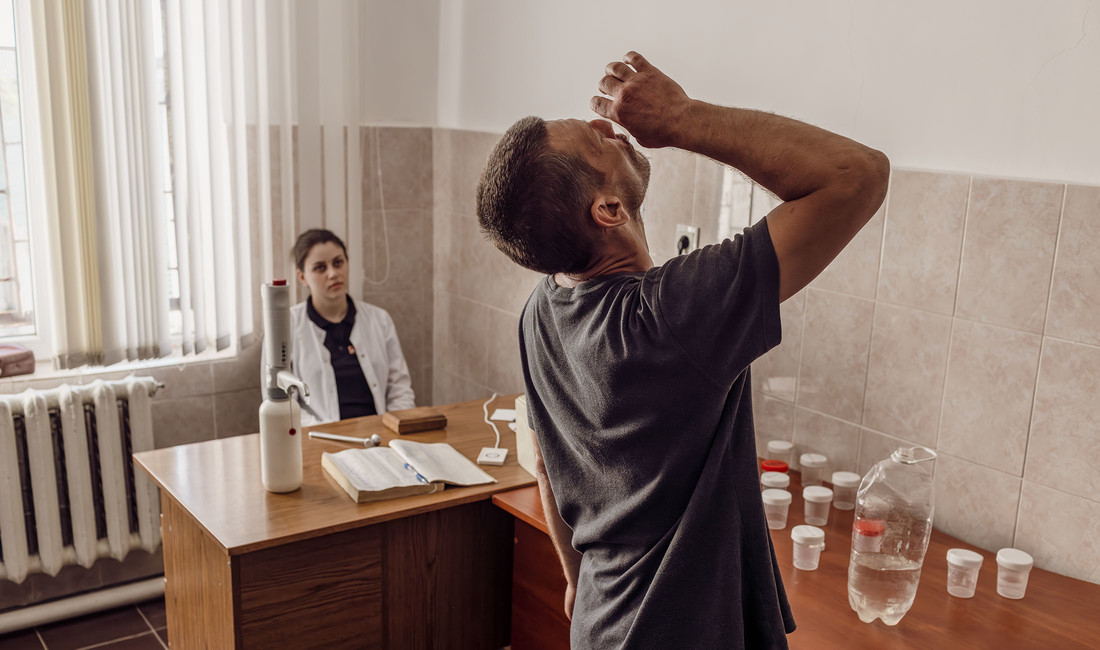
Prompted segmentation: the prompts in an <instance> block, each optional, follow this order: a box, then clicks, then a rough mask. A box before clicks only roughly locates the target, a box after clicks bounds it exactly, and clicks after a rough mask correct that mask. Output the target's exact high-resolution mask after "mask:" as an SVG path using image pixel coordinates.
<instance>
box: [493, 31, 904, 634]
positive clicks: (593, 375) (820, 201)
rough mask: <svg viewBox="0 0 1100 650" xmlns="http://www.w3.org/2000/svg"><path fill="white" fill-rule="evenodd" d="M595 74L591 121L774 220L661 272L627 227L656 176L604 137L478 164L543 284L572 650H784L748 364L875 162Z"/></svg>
mask: <svg viewBox="0 0 1100 650" xmlns="http://www.w3.org/2000/svg"><path fill="white" fill-rule="evenodd" d="M605 72H606V75H605V76H604V77H603V79H601V81H600V83H599V86H598V87H599V90H600V91H601V93H602V95H601V96H597V97H594V98H593V99H592V108H593V110H594V111H595V112H596V113H598V114H599V115H601V116H603V117H606V118H608V119H610V120H613V121H615V122H617V123H618V124H620V125H621V126H623V127H624V128H626V129H627V130H628V131H629V132H630V133H631V134H632V135H633V136H634V137H635V138H636V139H637V140H638V142H639V143H640V144H642V145H644V146H646V147H651V148H656V147H665V146H674V147H678V148H681V149H686V150H688V151H693V152H696V153H700V154H703V155H707V156H709V157H711V158H714V159H715V160H718V161H720V162H723V163H726V164H729V165H732V166H733V167H736V168H738V169H740V170H741V171H742V172H743V173H745V174H746V175H748V176H749V177H750V178H752V179H753V180H755V181H757V182H758V183H760V184H762V185H763V186H764V187H766V188H768V189H769V190H771V191H772V192H774V193H775V194H776V195H777V196H779V197H780V198H781V199H783V200H784V201H785V203H783V204H782V205H780V206H779V207H778V208H776V209H775V210H774V211H773V212H772V213H771V214H769V215H768V216H767V217H766V218H765V219H764V220H762V221H760V222H759V223H757V224H756V225H754V226H753V227H751V228H748V229H746V230H745V231H744V233H742V234H738V235H736V236H735V237H734V238H733V239H731V240H726V241H724V242H722V243H720V244H717V245H713V246H708V247H706V248H704V249H702V250H699V251H695V252H693V253H691V254H689V255H686V256H682V257H677V258H675V259H673V260H671V261H669V262H667V263H666V264H663V265H662V266H660V267H654V266H653V263H652V259H651V258H650V255H649V249H648V245H647V243H646V239H645V230H644V227H643V225H642V222H641V219H640V218H639V214H640V213H639V210H640V207H641V204H642V201H643V199H644V197H645V193H646V189H647V187H648V182H649V163H648V161H647V160H646V159H645V158H644V157H643V156H642V155H641V154H640V153H639V152H638V151H637V150H636V149H635V148H634V147H633V146H631V144H630V142H629V139H628V138H627V137H626V136H624V135H616V134H615V133H614V131H613V129H612V126H611V123H610V122H607V121H603V120H594V121H592V122H582V121H580V120H562V121H556V122H550V123H547V122H544V121H542V120H541V119H538V118H525V119H523V120H520V121H519V122H517V123H516V124H515V125H513V126H512V128H511V129H509V131H508V132H507V133H506V134H505V135H504V137H503V138H502V139H501V141H500V143H499V144H498V145H497V147H496V148H495V149H494V151H493V153H492V154H491V156H490V158H489V161H488V163H487V165H486V168H485V172H484V173H483V175H482V180H481V183H480V184H479V187H478V216H479V219H480V221H481V225H482V228H483V230H484V231H485V233H486V235H487V236H488V238H489V239H490V240H491V241H492V242H493V243H494V244H495V245H496V246H497V247H498V248H500V249H501V250H502V251H503V252H504V253H505V254H507V255H508V256H509V257H511V258H512V259H513V260H514V261H516V262H517V263H519V264H521V265H523V266H525V267H527V268H531V269H534V270H536V271H540V272H543V273H546V274H547V277H546V278H544V280H543V281H542V282H540V283H539V285H538V286H537V287H536V288H535V290H534V291H533V292H532V294H531V297H530V299H529V300H528V302H527V305H526V307H525V308H524V312H523V316H522V318H521V323H520V348H521V354H522V358H523V371H524V380H525V384H526V389H527V394H528V413H529V419H530V424H531V426H532V428H533V430H534V431H535V432H536V438H537V443H538V445H537V448H538V450H539V455H538V464H539V471H538V477H537V478H538V480H539V488H540V492H541V495H542V499H543V506H544V509H545V511H546V516H547V523H548V527H549V529H550V533H551V538H552V539H553V541H554V545H555V547H556V548H557V550H558V554H559V556H560V558H561V561H562V567H563V570H564V573H565V577H566V582H567V591H566V602H565V610H566V614H567V615H569V616H570V617H571V619H572V626H571V631H570V636H571V643H572V645H573V646H574V647H582V648H619V647H621V648H785V647H786V646H787V643H786V636H785V635H786V634H787V633H790V632H791V631H793V630H794V619H793V617H792V616H791V612H790V609H789V607H788V605H787V599H786V596H785V594H784V591H783V586H782V582H781V580H780V576H779V571H778V568H777V566H776V563H775V554H774V552H773V550H772V547H771V538H770V536H769V534H768V530H767V526H766V523H765V518H764V514H763V507H762V504H761V502H760V495H759V489H758V483H757V470H756V446H755V435H754V432H753V424H752V400H751V382H750V380H749V364H751V363H752V361H753V360H754V359H756V358H757V357H759V356H760V355H762V354H764V353H765V352H767V351H768V350H769V349H770V348H772V347H774V346H775V345H776V344H778V343H779V340H780V336H781V331H780V320H779V303H780V302H781V301H783V300H785V299H786V298H788V297H790V296H792V295H794V294H795V293H796V292H797V291H798V290H800V289H801V288H802V287H804V286H805V285H806V284H808V283H809V282H810V280H812V279H813V278H814V277H815V276H816V275H817V274H818V273H820V272H821V270H822V269H824V268H825V266H826V265H828V263H829V262H830V261H831V260H832V259H833V258H834V257H835V256H836V255H837V253H839V252H840V250H841V249H842V248H843V247H844V245H846V244H847V243H848V241H850V240H851V238H852V237H853V236H854V235H855V233H856V232H858V230H859V229H860V228H861V227H862V226H863V225H864V224H865V223H866V222H867V220H869V219H870V218H871V216H872V215H873V214H874V212H875V210H876V209H877V208H878V206H879V205H880V204H881V202H882V199H883V196H884V194H885V189H886V180H887V177H888V174H889V163H888V162H887V161H886V159H885V157H884V156H883V155H882V154H880V153H878V152H876V151H873V150H871V149H868V148H867V147H864V146H862V145H859V144H857V143H855V142H852V141H851V140H848V139H846V138H843V137H841V136H838V135H835V134H832V133H829V132H827V131H823V130H821V129H817V128H815V127H811V126H808V125H806V124H802V123H800V122H796V121H794V120H789V119H786V118H781V117H777V116H774V115H768V114H764V113H758V112H754V111H748V110H743V109H734V108H723V107H719V106H714V105H711V104H705V103H703V102H699V101H696V100H692V99H690V98H688V97H687V95H686V94H685V93H684V92H683V90H682V89H681V88H680V86H679V85H677V84H676V83H675V82H674V81H672V80H671V79H670V78H668V77H667V76H665V75H664V74H663V73H661V71H660V70H658V69H657V68H655V67H654V66H652V65H651V64H650V63H648V62H647V61H646V60H645V59H644V58H643V57H642V56H641V55H639V54H637V53H635V52H631V53H629V54H627V55H626V57H625V58H624V60H623V62H615V63H611V64H609V65H608V66H607V68H606V70H605ZM604 95H606V96H604Z"/></svg>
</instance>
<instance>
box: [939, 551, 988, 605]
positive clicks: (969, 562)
mask: <svg viewBox="0 0 1100 650" xmlns="http://www.w3.org/2000/svg"><path fill="white" fill-rule="evenodd" d="M982 559H983V558H982V556H981V555H979V554H977V553H975V552H974V551H968V550H966V549H965V548H951V549H948V550H947V593H949V594H951V595H952V596H954V597H955V598H973V597H974V589H975V588H976V587H977V586H978V570H979V569H981V568H982Z"/></svg>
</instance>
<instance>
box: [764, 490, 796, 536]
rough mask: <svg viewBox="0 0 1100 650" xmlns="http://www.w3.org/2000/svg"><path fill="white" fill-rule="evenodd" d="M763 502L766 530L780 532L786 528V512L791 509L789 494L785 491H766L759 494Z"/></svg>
mask: <svg viewBox="0 0 1100 650" xmlns="http://www.w3.org/2000/svg"><path fill="white" fill-rule="evenodd" d="M760 498H762V499H763V500H764V516H765V517H767V519H768V528H770V529H772V530H782V529H784V528H786V527H787V510H788V509H790V507H791V493H790V492H788V491H786V490H775V489H768V490H764V491H763V492H761V493H760Z"/></svg>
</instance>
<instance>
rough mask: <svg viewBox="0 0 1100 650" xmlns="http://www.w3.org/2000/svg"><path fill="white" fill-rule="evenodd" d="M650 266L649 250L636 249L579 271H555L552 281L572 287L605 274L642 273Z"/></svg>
mask: <svg viewBox="0 0 1100 650" xmlns="http://www.w3.org/2000/svg"><path fill="white" fill-rule="evenodd" d="M651 268H653V258H652V257H650V255H649V251H648V250H638V251H635V253H634V254H633V255H630V256H627V257H616V258H610V259H604V260H601V261H599V262H597V263H596V264H594V265H592V266H591V267H589V268H587V269H585V270H584V271H582V272H580V273H556V274H554V282H556V283H557V285H558V286H559V287H566V288H568V289H572V288H573V287H576V286H578V285H580V284H581V283H582V282H585V281H586V280H592V279H595V278H599V277H603V276H605V275H615V274H616V273H637V272H642V273H644V272H645V271H648V270H649V269H651Z"/></svg>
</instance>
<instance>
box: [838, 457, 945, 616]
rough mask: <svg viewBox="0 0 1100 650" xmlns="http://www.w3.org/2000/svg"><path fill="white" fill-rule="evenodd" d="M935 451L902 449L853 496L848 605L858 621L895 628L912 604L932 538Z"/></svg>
mask: <svg viewBox="0 0 1100 650" xmlns="http://www.w3.org/2000/svg"><path fill="white" fill-rule="evenodd" d="M935 457H936V452H934V451H932V450H931V449H926V448H924V447H915V448H903V449H898V450H897V451H895V452H894V453H893V454H892V455H891V456H890V458H887V459H886V460H883V461H880V462H878V463H876V464H875V466H874V467H872V468H871V471H869V472H868V473H867V475H866V476H864V477H863V481H862V482H861V483H860V486H859V490H858V492H857V493H856V516H855V521H854V523H853V525H852V554H851V561H850V563H849V565H848V603H849V604H850V605H851V607H852V609H853V610H855V612H856V614H858V615H859V619H860V620H861V621H863V622H864V623H870V622H872V621H874V620H875V619H876V618H879V619H882V622H883V623H885V624H887V625H897V623H898V621H900V620H901V619H902V617H903V616H905V613H906V612H908V611H909V608H910V607H911V606H912V605H913V599H914V597H916V594H917V585H918V583H919V582H920V571H921V564H922V563H923V561H924V554H925V551H927V550H928V538H929V536H930V535H931V533H932V512H933V489H932V464H931V463H924V461H929V460H933V459H934V458H935Z"/></svg>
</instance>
